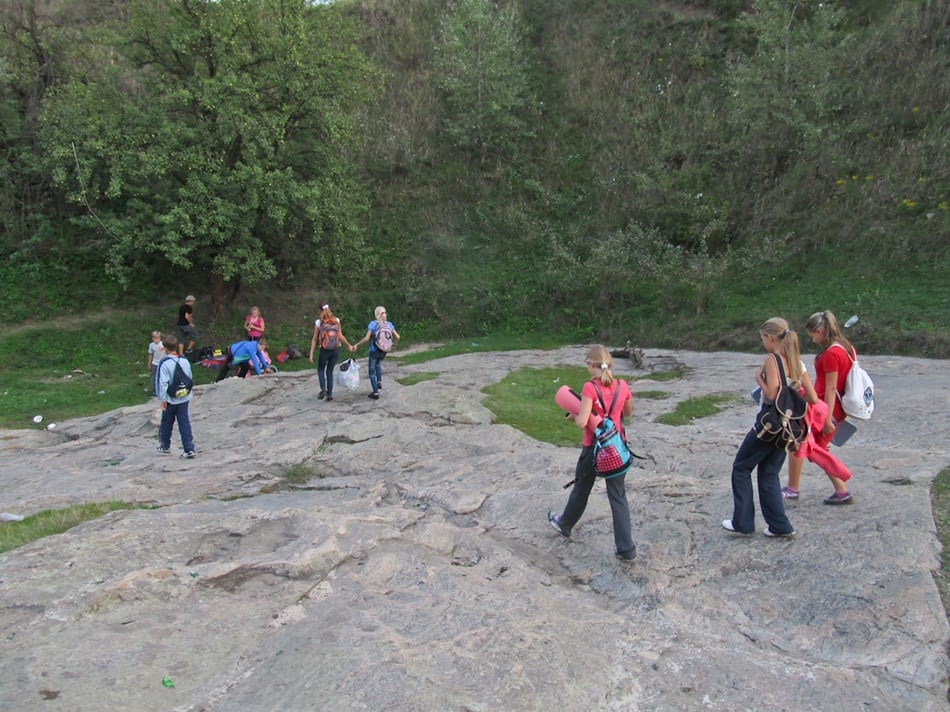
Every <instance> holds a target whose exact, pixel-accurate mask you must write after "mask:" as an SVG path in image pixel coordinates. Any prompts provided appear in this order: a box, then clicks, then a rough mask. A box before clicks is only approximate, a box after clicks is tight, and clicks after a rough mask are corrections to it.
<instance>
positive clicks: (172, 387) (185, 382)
mask: <svg viewBox="0 0 950 712" xmlns="http://www.w3.org/2000/svg"><path fill="white" fill-rule="evenodd" d="M170 358H172V357H171V356H166V357H165V358H163V359H162V360H161V361H159V362H158V368H157V369H155V392H156V393H158V384H159V381H160V380H161V374H162V364H164V363H165V362H166V361H167V360H168V359H170ZM193 386H194V381H193V380H192V378H191V376H189V375H188V374H187V373H185V369H183V368H182V367H181V363H180V361H177V360H176V361H175V373H173V374H172V378H171V380H170V381H169V382H168V389H167V390H166V391H165V392H166V393H167V394H168V397H169V398H184V397H185V396H187V395H188V394H189V393H191V389H192V387H193Z"/></svg>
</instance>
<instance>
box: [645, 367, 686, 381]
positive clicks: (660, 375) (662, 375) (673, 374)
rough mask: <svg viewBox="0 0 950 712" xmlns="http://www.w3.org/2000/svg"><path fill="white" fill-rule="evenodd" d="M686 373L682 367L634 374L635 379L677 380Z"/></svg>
mask: <svg viewBox="0 0 950 712" xmlns="http://www.w3.org/2000/svg"><path fill="white" fill-rule="evenodd" d="M685 375H686V371H685V370H683V369H681V368H674V369H671V370H669V371H653V372H652V373H647V374H644V375H642V376H634V378H633V380H634V381H661V382H663V381H675V380H677V379H680V378H682V377H683V376H685Z"/></svg>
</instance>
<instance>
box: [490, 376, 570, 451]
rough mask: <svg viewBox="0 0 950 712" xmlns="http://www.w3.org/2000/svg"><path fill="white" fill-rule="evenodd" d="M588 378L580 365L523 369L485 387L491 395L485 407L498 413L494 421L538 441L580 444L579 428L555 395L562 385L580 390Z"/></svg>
mask: <svg viewBox="0 0 950 712" xmlns="http://www.w3.org/2000/svg"><path fill="white" fill-rule="evenodd" d="M587 378H588V376H587V369H586V368H583V367H581V366H558V367H550V368H520V369H518V370H517V371H511V372H510V373H508V374H507V375H506V376H505V377H504V378H503V379H502V380H501V381H500V382H498V383H495V384H492V385H490V386H487V387H486V388H484V389H482V390H483V392H484V393H486V394H487V395H488V397H487V398H486V399H485V407H486V408H488V409H489V410H491V412H492V413H494V414H495V422H497V423H505V424H507V425H510V426H512V427H514V428H517V429H518V430H520V431H522V432H523V433H526V434H527V435H530V436H531V437H533V438H534V439H535V440H540V441H542V442H547V443H552V444H554V445H562V446H568V445H577V443H579V442H580V429H579V428H578V427H577V425H575V424H574V421H573V420H568V419H567V418H565V417H564V411H563V410H562V409H561V408H560V407H559V406H558V405H557V404H556V403H555V402H554V394H555V392H556V391H557V389H558V388H560V387H561V386H563V385H568V386H571V387H573V388H574V390H577V391H579V390H580V388H581V385H582V384H583V383H584V381H585V380H587Z"/></svg>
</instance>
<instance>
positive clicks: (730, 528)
mask: <svg viewBox="0 0 950 712" xmlns="http://www.w3.org/2000/svg"><path fill="white" fill-rule="evenodd" d="M722 528H723V529H725V530H726V531H727V532H732V533H733V534H741V535H742V536H747V535H748V534H749V532H740V531H738V530H737V529H736V528H735V527H734V526H733V525H732V520H731V519H723V520H722Z"/></svg>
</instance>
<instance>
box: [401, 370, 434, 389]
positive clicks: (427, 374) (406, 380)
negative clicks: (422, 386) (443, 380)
mask: <svg viewBox="0 0 950 712" xmlns="http://www.w3.org/2000/svg"><path fill="white" fill-rule="evenodd" d="M438 377H439V372H438V371H423V372H421V373H412V374H409V375H408V376H403V377H402V378H397V379H396V383H398V384H400V385H403V386H414V385H416V384H417V383H422V382H424V381H431V380H433V379H435V378H438Z"/></svg>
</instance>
